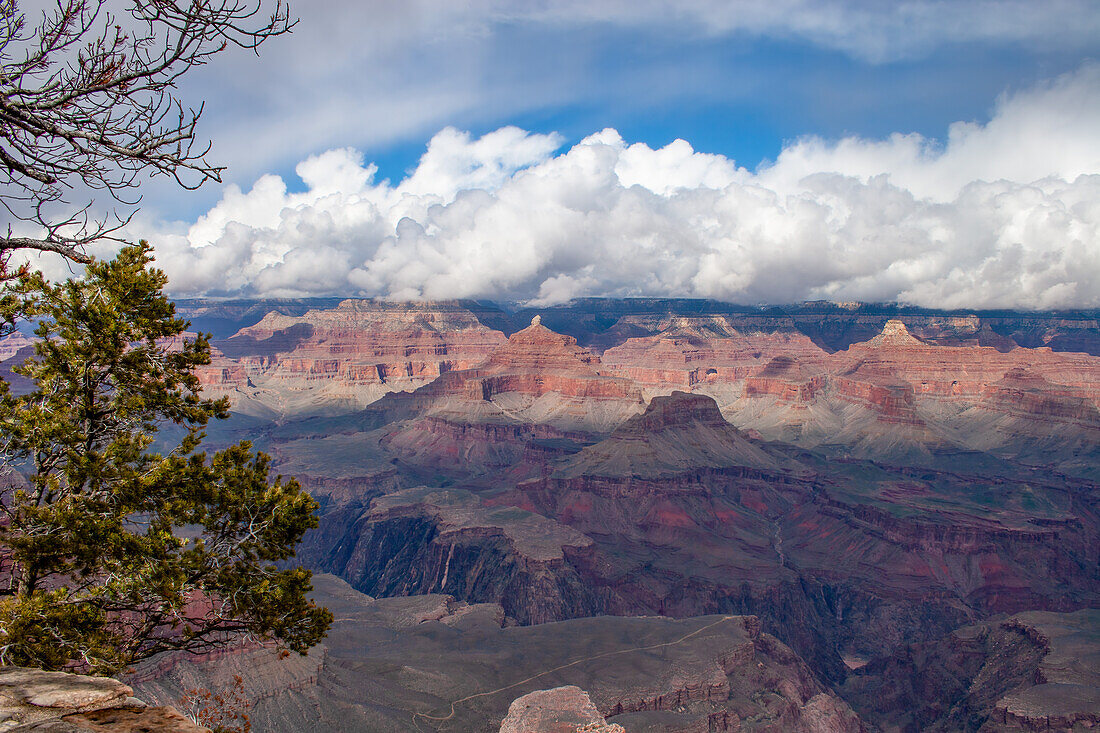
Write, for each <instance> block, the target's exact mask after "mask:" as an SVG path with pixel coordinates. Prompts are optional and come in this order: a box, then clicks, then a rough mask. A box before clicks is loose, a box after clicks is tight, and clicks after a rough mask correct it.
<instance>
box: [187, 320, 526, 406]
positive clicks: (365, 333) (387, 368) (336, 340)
mask: <svg viewBox="0 0 1100 733" xmlns="http://www.w3.org/2000/svg"><path fill="white" fill-rule="evenodd" d="M503 342H504V334H502V333H501V332H500V331H496V330H493V329H489V328H486V327H485V326H484V325H482V324H481V323H480V322H479V321H478V319H477V317H476V316H475V315H474V314H473V313H471V312H470V311H469V310H467V309H465V308H463V307H461V306H459V305H457V304H450V303H425V304H395V303H383V302H376V301H357V300H346V301H344V302H342V303H340V305H339V306H337V307H336V308H333V309H328V310H311V311H309V312H307V313H305V314H304V315H300V316H290V315H284V314H282V313H279V312H275V311H272V312H270V313H268V314H267V315H266V316H264V318H263V319H262V320H261V321H260V322H259V323H257V324H255V325H252V326H248V327H245V328H242V329H241V330H240V331H238V332H237V333H236V334H234V335H233V336H232V337H231V338H228V339H224V340H220V341H218V342H217V343H216V346H217V348H218V352H217V353H216V354H215V357H214V359H213V360H212V362H211V364H210V365H209V366H206V367H201V368H200V369H199V370H198V371H197V373H198V375H199V378H200V380H201V381H202V383H203V386H204V389H205V391H206V392H207V393H209V394H212V395H215V396H216V395H221V394H226V395H228V396H229V397H230V398H231V399H232V400H233V402H234V407H235V409H237V410H238V411H242V412H250V413H253V414H266V413H271V414H279V415H287V414H310V413H323V412H329V413H333V412H348V411H352V410H354V409H361V408H362V407H363V406H365V405H367V404H369V403H371V402H373V401H375V400H377V399H378V398H379V397H381V396H382V395H383V394H386V393H388V392H393V391H399V390H411V389H415V388H416V387H418V386H420V385H423V384H426V383H428V382H430V381H432V380H433V379H435V378H436V377H438V376H439V375H440V374H442V373H445V372H448V371H453V370H460V369H468V368H470V367H472V366H475V365H476V364H479V363H480V362H482V361H484V360H485V359H486V358H487V357H488V355H489V354H490V353H491V352H492V351H493V350H494V349H495V348H497V347H498V346H500V345H501V344H502V343H503Z"/></svg>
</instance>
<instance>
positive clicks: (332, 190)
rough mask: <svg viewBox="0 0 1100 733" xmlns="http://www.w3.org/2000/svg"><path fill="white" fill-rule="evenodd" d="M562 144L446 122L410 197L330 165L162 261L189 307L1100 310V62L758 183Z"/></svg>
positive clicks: (655, 155) (739, 174)
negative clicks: (710, 303)
mask: <svg viewBox="0 0 1100 733" xmlns="http://www.w3.org/2000/svg"><path fill="white" fill-rule="evenodd" d="M562 146H563V141H562V140H561V139H560V138H559V137H558V136H556V135H539V134H532V133H528V132H525V131H523V130H520V129H518V128H515V127H505V128H502V129H500V130H497V131H495V132H492V133H489V134H487V135H485V136H483V137H481V138H476V139H475V138H473V137H471V136H470V135H469V134H467V133H463V132H460V131H457V130H455V129H451V128H447V129H445V130H443V131H442V132H440V133H439V134H437V135H436V136H435V137H434V138H432V140H431V142H430V143H429V145H428V148H427V151H426V152H425V153H424V155H423V156H422V158H421V159H420V162H419V165H418V166H417V167H416V168H415V170H413V171H411V172H410V173H409V174H408V175H407V177H405V178H404V179H403V180H401V181H399V182H396V183H392V182H390V181H378V180H376V169H375V167H374V166H373V165H369V164H365V163H364V161H363V159H362V156H361V155H360V154H359V153H358V152H356V151H355V150H351V149H337V150H330V151H328V152H326V153H323V154H321V155H317V156H313V157H310V158H308V159H306V160H304V161H302V162H301V163H300V164H299V165H298V166H297V169H296V172H297V175H298V176H299V177H300V178H301V181H302V183H303V184H304V190H302V191H300V192H292V191H290V190H289V189H288V186H287V183H286V182H285V181H284V180H283V179H281V178H280V177H278V176H274V175H268V176H264V177H262V178H260V179H259V180H257V181H256V182H255V184H254V185H253V186H252V188H251V190H248V191H242V190H241V189H239V188H237V187H234V186H229V187H227V188H226V190H225V192H224V195H223V197H222V199H221V201H220V202H218V204H217V205H216V206H214V207H213V208H212V209H211V210H210V211H209V212H207V213H206V214H205V215H204V216H202V217H201V218H200V219H199V220H198V221H196V222H195V223H194V224H193V225H191V226H190V227H189V228H188V229H187V231H186V233H183V232H175V233H173V232H172V231H170V230H167V229H163V228H162V230H161V231H160V232H159V233H158V234H157V235H156V236H155V237H153V239H154V241H155V242H156V243H157V252H158V261H159V264H160V266H161V267H163V268H164V269H165V270H166V271H167V272H168V274H169V277H170V288H171V290H172V291H173V293H174V294H175V295H176V296H200V295H241V296H277V297H296V296H307V295H321V294H338V295H349V296H352V295H355V296H377V297H387V298H394V299H419V298H428V299H442V298H492V299H499V300H503V299H511V300H525V301H530V302H532V303H534V304H551V303H559V302H563V301H567V300H569V299H570V298H574V297H579V296H590V295H603V296H633V295H647V296H687V297H706V298H717V299H723V300H729V301H735V302H742V303H755V302H795V301H800V300H805V299H816V298H829V299H843V300H849V299H853V300H869V301H890V300H897V301H901V302H907V303H912V304H916V305H923V306H930V307H943V308H956V307H957V308H994V307H1013V308H1066V307H1100V65H1096V64H1087V65H1085V66H1083V67H1082V68H1081V69H1079V70H1078V71H1077V72H1076V73H1074V74H1071V75H1068V76H1065V77H1061V78H1059V79H1056V80H1053V81H1051V82H1049V83H1045V84H1043V85H1040V86H1038V87H1035V88H1032V89H1030V90H1027V91H1025V92H1021V93H1018V94H1016V95H1014V96H1009V97H1004V98H1002V99H1001V100H999V101H998V103H997V105H996V107H995V109H994V111H993V114H992V117H991V119H990V121H989V122H988V123H987V124H984V125H981V124H976V123H969V122H960V123H956V124H955V125H952V126H951V128H950V130H949V134H948V136H947V138H946V139H945V140H943V141H942V142H941V141H936V140H929V139H925V138H922V137H920V136H918V135H914V134H908V135H905V134H895V135H893V136H891V137H889V138H888V139H885V140H867V139H863V138H856V137H852V138H846V139H842V140H839V141H827V140H822V139H817V138H806V139H802V140H798V141H795V142H793V143H791V144H789V145H787V146H786V148H785V149H784V150H783V152H782V154H781V155H779V156H778V158H777V160H776V161H775V162H774V163H771V164H767V165H765V166H762V167H760V168H758V169H757V170H754V171H750V170H747V169H745V168H743V167H739V166H738V165H737V164H736V163H735V161H733V160H730V159H728V158H725V157H723V156H720V155H710V154H706V153H700V152H697V151H695V150H694V149H693V148H692V146H691V145H690V144H689V143H688V142H685V141H683V140H676V141H675V142H672V143H670V144H669V145H667V146H665V147H663V148H659V149H651V148H649V147H648V146H646V145H644V144H638V143H636V144H629V143H628V142H627V141H624V140H623V139H622V137H621V136H620V135H619V133H617V132H616V131H615V130H611V129H607V130H603V131H601V132H598V133H595V134H593V135H591V136H589V137H587V138H585V139H584V140H581V141H580V142H579V143H577V144H576V145H573V146H572V147H571V148H568V149H563V147H562ZM299 188H302V187H300V186H299ZM143 234H144V235H145V236H148V235H149V232H148V231H147V230H146V231H145V232H143Z"/></svg>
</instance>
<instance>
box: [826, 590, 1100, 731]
mask: <svg viewBox="0 0 1100 733" xmlns="http://www.w3.org/2000/svg"><path fill="white" fill-rule="evenodd" d="M1097 662H1100V611H1096V610H1082V611H1076V612H1073V613H1050V612H1027V613H1020V614H1016V615H1015V616H1012V617H1010V618H1008V619H1005V620H1003V621H999V622H991V623H986V624H980V625H975V626H967V627H964V628H961V629H958V630H956V631H955V632H953V633H952V634H951V635H949V636H948V637H946V638H944V639H941V640H938V641H934V642H923V643H914V644H908V645H905V646H903V647H901V648H899V649H898V650H897V651H896V652H895V653H894V654H892V655H890V656H888V657H883V658H880V659H875V660H872V661H871V662H870V663H869V664H867V665H866V666H865V667H863V668H862V669H860V670H859V671H858V672H857V673H856V674H853V675H852V676H850V677H849V679H848V680H847V682H846V683H845V685H844V687H843V688H842V689H841V691H842V693H843V694H844V696H845V698H846V699H848V700H850V701H851V702H852V703H853V704H854V705H855V706H856V708H857V709H858V710H860V712H861V714H863V715H865V716H867V717H868V719H870V720H871V721H874V722H876V723H879V724H881V725H884V726H887V725H889V726H897V727H899V728H900V729H901V730H904V731H916V730H928V731H945V732H946V731H979V730H980V731H982V732H983V733H1002V732H1004V731H1016V730H1051V731H1077V730H1085V729H1092V728H1095V727H1096V726H1098V725H1100V672H1098V671H1097V670H1100V665H1098V664H1097Z"/></svg>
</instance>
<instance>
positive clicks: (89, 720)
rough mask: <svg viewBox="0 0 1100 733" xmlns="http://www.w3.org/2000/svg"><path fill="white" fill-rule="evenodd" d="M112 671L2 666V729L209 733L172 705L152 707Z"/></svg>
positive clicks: (16, 732)
mask: <svg viewBox="0 0 1100 733" xmlns="http://www.w3.org/2000/svg"><path fill="white" fill-rule="evenodd" d="M133 694H134V691H133V689H132V688H130V687H129V686H127V685H124V684H122V683H121V682H119V681H118V680H114V679H111V678H109V677H88V676H84V675H76V674H67V673H64V672H44V671H42V670H40V669H28V668H25V667H0V730H3V731H5V732H6V733H7V732H10V733H24V731H25V732H26V733H30V732H31V731H35V733H99V731H115V732H116V733H143V732H148V733H203V732H204V731H205V733H209V730H208V729H206V728H202V727H200V726H198V725H195V724H194V723H192V722H191V721H190V720H188V719H187V718H185V717H184V716H183V715H181V714H180V713H179V711H177V710H175V709H173V708H170V707H151V706H149V705H146V704H145V703H143V702H141V701H140V700H138V699H137V698H135V697H134V696H133Z"/></svg>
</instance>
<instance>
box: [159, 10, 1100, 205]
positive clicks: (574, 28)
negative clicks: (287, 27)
mask: <svg viewBox="0 0 1100 733" xmlns="http://www.w3.org/2000/svg"><path fill="white" fill-rule="evenodd" d="M395 5H396V4H393V3H385V4H384V3H377V2H373V3H372V2H367V3H359V2H352V1H349V0H325V2H323V3H310V4H305V3H302V2H298V3H296V4H293V5H292V9H293V11H294V13H295V14H296V15H297V16H298V17H299V19H300V23H299V25H298V27H297V28H296V29H295V32H294V34H293V35H291V36H289V37H284V38H279V39H276V40H274V41H272V42H271V43H270V44H269V45H268V46H267V47H265V48H264V49H263V51H262V55H261V56H260V57H258V58H256V57H252V56H251V55H248V54H241V55H238V56H237V57H236V58H232V59H225V58H222V59H219V60H218V61H216V62H214V63H213V64H211V65H210V66H208V67H206V68H205V69H203V70H201V71H200V72H199V73H198V74H196V75H195V76H193V77H192V78H190V79H188V85H187V86H185V92H186V93H188V94H189V95H190V96H192V97H200V96H201V97H202V98H204V99H207V100H208V112H207V115H206V118H207V119H206V127H205V128H204V131H205V132H206V133H207V134H208V135H210V136H211V137H212V138H213V140H214V143H215V150H216V151H217V152H218V153H219V155H220V157H221V158H223V159H225V160H227V161H228V162H229V164H230V171H229V176H228V178H229V180H233V181H236V182H238V183H241V184H243V185H247V184H248V183H249V182H250V181H251V180H254V179H255V177H256V176H257V175H259V174H262V173H266V172H277V173H280V174H284V175H286V176H287V178H288V180H290V179H292V178H293V175H292V170H293V166H294V164H295V163H296V162H297V161H298V160H300V159H301V158H303V157H305V155H308V154H311V153H319V152H322V151H324V150H326V149H329V148H332V147H339V146H351V147H355V148H357V149H359V150H361V151H362V152H363V153H364V154H365V155H366V156H367V158H368V159H369V160H372V161H375V162H377V163H379V166H380V173H381V175H383V176H385V177H390V178H395V179H396V178H399V177H401V176H402V175H403V174H404V172H405V171H406V170H407V169H410V168H411V167H413V166H414V165H415V163H416V161H417V160H418V158H419V156H420V155H421V154H422V153H423V151H424V147H425V145H426V143H427V140H428V139H429V138H430V137H431V135H432V134H434V133H435V132H437V131H438V130H439V129H441V128H442V127H444V126H447V125H451V126H455V127H459V128H461V129H463V130H469V131H471V132H474V133H475V134H480V133H484V132H488V131H491V130H494V129H497V128H498V127H501V126H503V125H518V126H520V127H522V128H524V129H527V130H530V131H533V132H543V133H546V132H551V131H557V132H559V133H561V134H562V135H563V136H564V139H565V140H566V141H567V142H576V141H578V140H580V139H582V138H583V137H584V136H586V135H588V134H590V133H592V132H593V131H596V130H600V129H603V128H604V127H613V128H615V129H617V130H619V131H620V132H621V133H623V135H624V137H626V138H627V139H629V140H631V141H634V142H645V143H648V144H649V145H650V146H652V147H657V146H661V145H664V144H666V143H668V142H670V141H672V140H674V139H676V138H683V139H685V140H688V141H689V142H691V143H692V145H693V146H694V147H695V149H696V150H700V151H704V152H711V153H721V154H723V155H725V156H727V157H730V158H733V159H735V160H736V161H737V162H738V163H739V164H741V165H745V166H748V167H750V168H754V167H755V166H756V165H757V164H758V163H760V162H761V160H764V159H774V158H775V157H776V156H777V155H778V153H779V151H780V150H781V148H782V145H783V143H784V142H785V141H790V140H793V139H796V138H798V137H800V136H804V135H819V136H824V137H826V138H837V137H841V136H844V135H853V134H854V135H859V136H862V137H871V138H880V137H884V136H887V135H889V134H890V133H893V132H918V133H921V134H922V135H924V136H926V137H930V138H942V137H943V136H944V135H945V133H946V130H947V126H948V125H949V124H951V123H953V122H956V121H959V120H977V121H986V120H988V117H989V114H990V112H991V110H992V107H993V104H994V102H995V100H996V98H997V96H998V95H1000V94H1002V93H1005V92H1011V91H1013V90H1016V89H1021V88H1026V87H1028V86H1030V85H1032V84H1034V83H1036V82H1037V81H1040V80H1042V79H1048V78H1053V77H1056V76H1058V75H1059V74H1062V73H1065V72H1068V71H1071V70H1073V69H1075V68H1077V67H1078V66H1080V64H1081V63H1082V62H1083V61H1085V60H1086V59H1090V58H1100V6H1097V5H1096V4H1095V3H1093V2H1091V1H1089V0H1084V1H1081V2H1072V1H1064V2H1063V1H1061V0H1052V1H1051V2H1044V3H1037V2H1034V0H1026V1H1025V2H1019V1H1012V0H1009V1H1008V2H999V3H998V2H989V1H988V0H985V1H982V2H971V1H970V0H954V1H953V2H911V1H909V0H905V1H902V2H897V3H893V2H890V3H879V2H860V1H851V0H845V1H842V0H819V2H797V1H785V0H774V1H773V2H768V3H762V2H756V1H755V0H747V1H745V2H736V1H734V2H723V3H708V2H704V1H702V0H685V1H684V2H682V3H645V2H638V3H621V4H620V3H615V2H601V0H593V1H592V2H591V3H576V4H574V3H571V2H569V0H561V1H559V2H557V3H546V4H545V7H549V8H560V9H559V10H557V11H556V12H550V11H545V10H541V9H540V5H539V4H535V3H523V2H510V3H509V2H506V3H498V2H491V1H489V0H472V1H471V2H467V3H442V2H434V1H430V0H422V1H421V2H417V3H409V4H407V5H408V7H407V8H404V9H396V8H395V7H394V6H395ZM454 6H459V7H457V8H456V7H454ZM671 8H680V10H679V11H676V12H672V11H671V10H670V9H671ZM814 8H817V9H818V11H817V12H818V13H821V12H823V11H821V10H820V9H821V8H828V9H830V15H831V16H832V17H833V18H834V19H835V22H836V23H838V24H840V25H842V26H845V25H846V26H850V27H851V30H850V31H848V32H845V33H840V32H838V31H836V30H834V29H830V28H829V27H828V23H827V22H826V20H825V19H821V18H818V19H816V20H813V19H812V16H814V14H815V13H814V12H813V10H812V9H814ZM891 8H893V10H891ZM918 11H919V12H918ZM754 15H764V16H765V17H762V18H755V19H753V18H752V17H749V18H744V19H743V18H741V17H740V16H754ZM800 16H803V17H805V18H809V19H804V20H801V21H800V20H799V17H800ZM914 17H919V18H922V19H923V20H921V21H920V22H916V21H914V20H913V18H914ZM1036 18H1041V19H1042V20H1041V22H1040V21H1037V20H1036ZM952 25H954V26H956V27H952ZM742 26H747V27H742ZM295 123H298V124H295ZM257 133H258V135H257ZM257 139H258V140H261V141H263V142H262V143H261V144H260V145H251V144H249V143H248V141H253V140H257ZM215 195H216V192H215V191H204V192H203V195H201V196H198V197H196V199H195V202H193V203H190V204H189V205H186V206H185V207H184V208H195V207H196V206H201V205H202V204H204V203H206V202H209V201H210V200H211V199H212V198H214V196H215ZM175 201H176V202H177V205H178V204H181V203H183V202H181V201H179V199H178V198H175ZM166 213H167V212H166Z"/></svg>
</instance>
